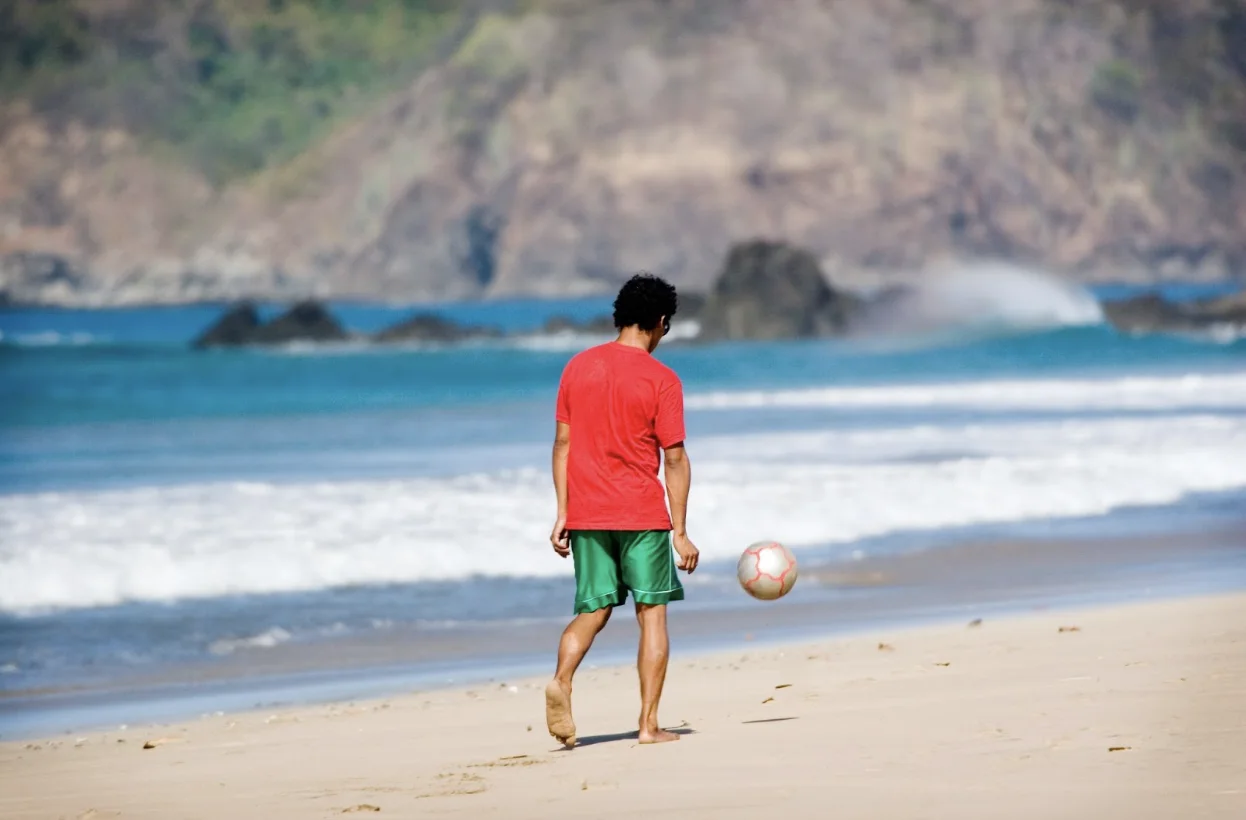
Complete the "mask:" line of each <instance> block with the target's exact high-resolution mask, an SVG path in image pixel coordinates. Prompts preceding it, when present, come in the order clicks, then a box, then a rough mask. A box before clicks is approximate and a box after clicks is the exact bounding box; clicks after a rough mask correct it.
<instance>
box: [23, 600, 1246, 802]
mask: <svg viewBox="0 0 1246 820" xmlns="http://www.w3.org/2000/svg"><path fill="white" fill-rule="evenodd" d="M616 626H621V625H616ZM552 638H553V636H551V645H552ZM591 661H592V656H591V655H590V659H589V663H591ZM543 683H544V680H543V679H532V680H515V681H499V682H494V683H493V684H491V685H489V686H488V687H484V686H479V687H476V688H474V689H470V690H463V689H459V690H438V691H430V692H411V693H407V694H404V695H401V696H398V697H393V698H389V699H386V700H379V701H375V702H367V703H364V702H360V703H350V704H346V703H342V704H333V705H324V706H314V707H313V706H308V707H303V708H296V709H289V710H284V711H279V712H275V713H274V712H266V711H260V712H253V713H243V714H234V715H219V716H211V717H206V718H202V719H199V720H195V721H191V722H187V723H184V724H180V725H171V726H159V727H128V728H125V729H118V730H116V731H111V732H107V733H100V734H88V735H69V736H61V737H57V738H54V739H48V740H38V741H20V742H9V743H6V744H3V745H2V746H0V816H3V817H5V818H12V819H13V820H26V819H27V818H29V819H30V820H35V818H38V819H39V820H45V818H100V819H101V820H102V818H112V817H117V818H160V820H169V819H170V818H186V819H187V820H190V819H191V818H239V819H240V820H243V819H245V818H266V819H271V820H279V819H280V818H308V817H329V816H337V815H340V814H343V813H350V814H364V815H370V814H374V813H379V815H380V816H383V817H426V816H444V817H464V818H477V817H500V818H551V817H567V818H571V817H602V818H610V817H641V816H645V817H715V818H734V817H739V818H756V817H759V816H772V814H773V812H774V811H775V810H780V811H781V812H782V813H783V815H784V816H786V817H828V816H833V817H862V818H864V817H871V818H918V817H922V818H927V817H929V818H935V817H948V818H976V817H982V818H1031V817H1033V818H1040V817H1041V818H1083V817H1085V818H1092V817H1101V816H1119V817H1126V816H1127V817H1132V818H1174V817H1182V818H1195V817H1207V818H1226V820H1227V819H1228V818H1241V817H1244V816H1246V594H1230V595H1216V596H1202V597H1195V598H1185V599H1177V600H1165V601H1147V602H1142V603H1132V604H1124V605H1113V606H1106V607H1100V608H1094V609H1081V610H1050V611H1037V612H1032V613H1030V614H1026V615H1023V616H1018V617H1014V618H1009V619H1003V620H984V621H983V622H981V623H972V622H971V623H965V622H964V621H959V622H954V623H946V622H945V623H940V624H937V625H928V626H922V627H917V628H904V629H892V630H886V629H880V630H877V631H874V632H870V633H862V634H856V635H854V636H852V637H846V638H838V639H833V640H826V641H821V642H815V643H809V644H806V645H799V646H797V645H790V646H782V647H773V648H762V647H751V646H747V645H746V646H745V647H744V648H742V649H741V650H740V651H736V652H731V653H725V654H721V653H720V654H716V655H712V656H699V657H689V656H687V655H681V654H680V652H679V648H678V646H676V647H675V655H674V657H673V659H672V663H671V669H670V674H669V677H668V681H667V687H666V696H665V700H664V703H663V710H662V712H663V713H662V717H663V722H664V724H666V725H667V726H668V727H678V731H679V732H681V733H682V734H683V737H682V738H681V739H680V741H679V742H677V743H671V744H667V745H664V746H660V747H642V746H639V745H638V744H637V743H636V742H635V739H634V735H633V733H632V732H631V731H629V730H631V729H632V728H633V724H634V719H635V712H636V708H637V707H636V683H635V680H634V673H633V671H632V670H631V669H630V668H606V667H601V668H590V667H589V666H588V665H586V667H585V668H584V669H583V670H582V671H581V674H580V676H579V678H578V679H577V688H576V692H575V710H576V720H577V723H578V725H579V732H580V737H581V742H580V745H579V746H578V747H577V748H576V749H574V750H571V751H563V750H560V749H559V747H558V744H557V743H555V742H554V741H553V740H552V739H551V738H549V737H548V735H547V734H546V732H545V727H544V724H543V713H542V696H541V688H542V685H543Z"/></svg>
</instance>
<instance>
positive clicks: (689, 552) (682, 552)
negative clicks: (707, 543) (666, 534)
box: [671, 534, 701, 574]
mask: <svg viewBox="0 0 1246 820" xmlns="http://www.w3.org/2000/svg"><path fill="white" fill-rule="evenodd" d="M671 542H672V543H673V544H674V545H675V552H676V553H677V554H678V555H679V564H678V566H679V568H680V569H682V570H683V571H684V572H687V573H689V574H691V573H692V571H693V570H695V569H696V568H697V562H698V561H699V560H701V551H700V550H698V549H697V546H696V544H694V543H692V541H691V540H690V539H689V538H688V536H687V535H686V534H685V535H675V536H673V537H672V538H671Z"/></svg>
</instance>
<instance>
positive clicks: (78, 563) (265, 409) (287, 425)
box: [0, 285, 1246, 695]
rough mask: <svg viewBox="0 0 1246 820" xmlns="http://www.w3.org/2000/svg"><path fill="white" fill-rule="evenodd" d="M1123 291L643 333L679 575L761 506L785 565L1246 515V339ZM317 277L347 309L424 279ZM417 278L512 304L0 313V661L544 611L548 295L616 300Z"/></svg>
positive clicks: (521, 618) (751, 522)
mask: <svg viewBox="0 0 1246 820" xmlns="http://www.w3.org/2000/svg"><path fill="white" fill-rule="evenodd" d="M1228 287H1229V286H1228V285H1216V286H1211V285H1209V286H1198V287H1195V286H1176V285H1174V286H1168V287H1167V290H1168V291H1169V293H1170V294H1172V295H1173V296H1174V297H1177V298H1187V297H1193V296H1199V295H1204V294H1206V293H1211V292H1220V291H1223V290H1225V289H1227V288H1228ZM1129 291H1130V288H1128V287H1126V286H1121V287H1116V288H1100V289H1098V290H1097V291H1094V292H1090V291H1086V292H1082V293H1080V294H1076V295H1075V296H1069V295H1068V293H1067V290H1065V289H1061V288H1047V287H1037V288H1028V289H1021V290H1020V291H1009V290H1007V289H1005V290H1004V291H1002V292H1000V293H995V294H987V296H988V297H989V298H986V299H985V301H984V302H983V304H985V305H986V307H982V306H981V305H978V306H976V307H975V310H979V311H983V310H985V311H988V312H990V311H994V314H995V315H994V316H993V319H992V321H990V322H986V323H979V324H977V325H974V326H972V327H960V326H952V327H949V328H944V329H943V330H942V331H941V332H939V333H936V334H926V335H923V336H905V335H903V334H901V335H892V336H888V337H886V338H867V339H851V340H825V341H803V342H773V343H731V344H714V345H698V344H687V343H684V344H681V343H679V342H678V340H677V341H676V342H674V343H670V344H667V345H664V346H663V347H661V348H660V349H659V351H658V353H657V355H658V356H659V357H660V358H661V359H662V360H663V361H665V362H666V363H668V364H669V365H671V366H672V367H673V368H675V370H676V371H677V372H678V373H679V374H680V376H681V378H682V379H683V382H684V387H685V391H686V407H687V413H688V419H687V422H688V431H689V445H688V446H689V453H690V455H691V458H692V463H693V490H692V498H691V504H690V512H689V523H690V533H691V535H692V537H693V539H694V540H695V541H696V542H697V543H698V545H699V546H700V548H701V550H702V553H703V556H704V558H703V564H704V566H703V570H702V571H701V572H698V573H697V575H696V576H694V577H692V578H690V579H689V580H688V589H689V601H688V606H689V607H691V608H693V609H695V608H697V607H700V608H702V609H706V610H713V609H715V608H720V609H730V608H732V607H739V606H743V605H745V604H746V603H748V602H747V601H746V600H745V599H744V596H743V595H742V594H741V593H740V592H739V590H738V588H737V587H735V586H734V575H733V567H734V560H735V558H736V557H737V556H738V554H739V552H740V551H741V550H742V549H743V548H744V547H745V546H747V545H748V544H749V543H751V542H753V541H756V540H760V539H763V538H765V539H769V538H774V539H778V540H781V541H783V542H785V543H787V544H788V545H790V546H791V547H792V548H793V549H794V550H795V551H796V553H797V554H798V555H799V556H800V559H801V561H802V568H804V567H806V566H808V567H816V566H818V565H827V566H840V565H851V564H852V562H856V561H861V560H863V559H865V558H868V557H870V556H875V555H878V554H881V553H897V554H900V553H905V552H925V551H930V550H939V549H944V548H950V545H954V544H956V543H959V542H961V541H963V540H964V539H966V538H969V537H971V536H974V535H975V534H982V533H993V534H996V535H998V534H1005V535H1009V534H1011V535H1016V536H1024V535H1027V534H1029V535H1033V534H1035V533H1039V534H1047V535H1050V534H1052V533H1057V534H1059V535H1060V536H1061V537H1083V536H1093V537H1108V536H1112V535H1113V534H1117V535H1119V534H1120V533H1126V532H1129V531H1131V530H1130V528H1131V527H1132V528H1134V529H1138V528H1142V529H1145V530H1147V531H1153V530H1154V529H1156V528H1170V529H1172V530H1174V531H1183V530H1195V531H1196V530H1198V529H1199V528H1201V527H1211V526H1223V525H1224V524H1225V522H1228V523H1229V525H1230V526H1233V525H1234V524H1235V523H1241V522H1243V521H1246V341H1244V340H1241V339H1236V338H1233V337H1218V338H1217V337H1204V338H1200V337H1178V336H1171V335H1152V336H1138V337H1135V336H1129V335H1123V334H1120V333H1117V332H1116V331H1114V330H1112V329H1111V328H1109V327H1108V326H1106V325H1105V324H1104V323H1103V322H1102V321H1101V317H1100V316H1099V315H1098V314H1097V308H1096V307H1093V306H1094V305H1096V304H1097V303H1096V301H1095V300H1096V299H1097V298H1102V297H1104V296H1105V295H1111V296H1118V295H1123V294H1125V293H1128V292H1129ZM979 295H981V294H979ZM1018 300H1021V301H1024V302H1025V304H1024V305H1018V304H1017V302H1018ZM1035 300H1038V301H1040V302H1041V301H1043V300H1047V303H1045V304H1037V303H1036V302H1035ZM1087 305H1091V306H1092V307H1090V308H1088V307H1087ZM331 308H332V310H333V312H334V313H335V315H337V316H338V317H339V319H340V320H341V321H342V322H343V323H344V324H345V325H346V326H347V327H349V328H350V329H353V330H359V331H373V330H377V329H379V328H381V327H383V326H385V325H387V324H390V323H392V322H394V321H397V320H398V319H401V318H404V317H405V316H407V315H408V314H409V313H411V312H412V311H413V310H414V309H415V307H413V306H380V305H366V304H334V305H331ZM1018 308H1024V309H1023V310H1019V309H1018ZM1036 308H1041V309H1038V310H1036ZM278 309H279V306H276V305H273V306H268V307H267V310H269V311H271V312H276V311H277V310H278ZM421 309H431V310H436V311H437V312H440V313H442V314H443V315H446V316H449V317H450V318H453V319H457V320H460V321H465V322H473V323H482V324H491V325H496V326H498V327H501V328H504V329H506V330H507V331H510V333H511V334H512V336H511V337H509V338H507V339H503V340H497V341H489V342H473V343H470V344H463V345H458V346H408V347H399V348H394V347H374V346H369V345H367V344H363V343H348V344H340V345H334V346H310V345H293V346H286V347H282V348H276V349H268V350H214V351H193V350H191V349H190V348H189V341H190V340H191V339H192V338H193V337H194V336H195V335H196V334H197V333H199V332H200V331H201V330H203V329H204V328H205V327H206V326H207V325H209V324H210V323H211V322H212V321H213V320H214V319H215V318H216V317H217V316H218V315H219V314H220V312H221V310H222V308H221V307H220V306H211V305H198V306H186V307H162V308H127V309H107V310H103V309H101V310H69V309H64V310H54V309H10V310H5V311H2V312H0V334H2V336H0V379H2V380H0V391H2V393H0V402H2V404H0V693H2V692H7V693H9V694H10V695H14V694H17V693H31V692H37V691H69V690H73V689H75V688H82V687H87V688H90V687H97V686H101V685H104V684H106V683H107V682H109V681H123V680H125V679H127V677H133V676H135V675H143V674H156V673H158V672H159V671H160V670H162V669H170V668H174V667H176V666H177V665H178V664H186V663H195V664H199V666H198V667H196V668H199V669H210V668H211V665H212V664H214V663H224V662H226V661H227V660H229V659H230V658H231V657H235V656H236V655H237V654H238V653H252V655H255V654H256V653H263V652H266V651H276V650H278V649H288V648H289V647H297V646H314V645H317V644H318V643H323V642H341V641H344V640H345V641H349V639H352V638H357V639H360V640H366V639H369V637H375V636H377V635H383V634H385V633H387V632H393V631H399V632H401V633H402V634H403V635H407V636H412V635H414V636H417V638H418V636H419V635H421V634H425V633H427V634H430V635H432V634H434V633H435V634H437V635H441V636H443V637H444V635H445V634H446V630H453V629H454V628H455V627H456V625H463V624H470V625H474V626H476V627H480V626H481V625H484V626H488V625H494V626H497V627H498V628H499V629H505V628H509V627H510V626H513V625H517V624H523V623H531V622H533V621H534V620H536V621H540V620H541V619H550V620H551V622H554V621H557V620H558V619H561V618H564V617H566V616H567V615H568V614H569V612H570V594H571V589H570V583H569V575H570V572H571V567H570V565H569V562H566V561H563V560H560V559H559V558H557V557H556V556H555V555H554V554H553V552H552V551H551V550H550V548H549V545H548V542H547V537H548V530H549V527H550V525H551V524H552V519H553V513H554V500H553V491H552V486H551V482H550V478H549V469H548V463H549V448H550V442H551V436H552V433H553V428H554V422H553V415H552V412H553V398H554V391H555V388H556V384H557V380H558V377H559V374H560V371H561V369H562V367H563V366H564V364H565V363H566V362H567V360H568V358H569V357H570V356H572V355H573V354H574V353H575V352H576V351H578V350H580V349H582V348H584V347H586V346H588V345H590V344H596V343H598V342H600V341H603V339H599V338H593V337H587V336H578V335H574V334H562V335H544V334H542V333H541V332H540V327H541V325H542V324H543V322H544V321H545V320H546V319H548V318H549V317H551V316H553V315H558V314H561V315H569V316H572V317H575V318H581V319H587V318H591V317H594V316H598V315H602V314H605V313H608V312H609V310H610V303H609V299H608V298H591V299H579V300H573V301H522V300H521V301H500V302H482V303H462V304H448V305H436V306H425V307H424V308H421ZM1034 315H1041V316H1042V317H1044V318H1043V319H1042V321H1039V322H1035V321H1033V316H1034ZM1018 316H1022V317H1025V320H1024V321H1020V320H1018V319H1017V318H1016V317H1018ZM695 332H696V328H695V324H692V323H684V324H681V325H679V329H678V332H677V333H676V334H675V335H676V336H677V337H678V336H683V337H692V336H694V335H695ZM802 571H803V569H802ZM802 594H803V595H807V596H810V595H816V594H820V595H834V594H836V591H835V590H834V589H833V588H827V587H825V586H823V587H821V588H819V585H818V584H817V583H816V582H815V581H813V580H810V581H808V582H806V583H804V584H798V585H797V592H796V593H794V594H793V596H791V597H792V598H793V599H799V598H800V596H801V595H802ZM551 640H552V639H551Z"/></svg>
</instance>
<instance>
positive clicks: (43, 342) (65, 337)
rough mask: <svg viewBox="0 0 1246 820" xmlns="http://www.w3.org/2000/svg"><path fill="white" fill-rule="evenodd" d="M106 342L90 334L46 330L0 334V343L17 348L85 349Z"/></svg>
mask: <svg viewBox="0 0 1246 820" xmlns="http://www.w3.org/2000/svg"><path fill="white" fill-rule="evenodd" d="M107 341H108V339H107V338H106V337H102V336H95V335H92V334H90V333H58V332H56V331H54V330H48V331H43V332H40V333H15V334H11V335H10V334H6V333H2V332H0V342H5V343H8V344H14V345H17V346H18V347H85V346H86V345H93V344H101V343H104V342H107Z"/></svg>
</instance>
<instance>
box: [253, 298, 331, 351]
mask: <svg viewBox="0 0 1246 820" xmlns="http://www.w3.org/2000/svg"><path fill="white" fill-rule="evenodd" d="M348 338H350V334H348V333H347V332H346V330H345V329H344V328H343V327H342V326H341V324H339V323H338V321H337V319H335V318H333V314H331V313H329V310H328V309H327V308H326V307H325V306H324V305H322V304H321V303H320V302H316V301H312V300H305V301H302V302H299V303H297V304H296V305H294V306H293V307H291V308H290V309H289V310H287V311H286V312H285V313H283V314H281V315H280V316H278V317H277V318H276V319H273V320H272V321H271V322H267V323H265V324H263V325H261V326H260V327H259V328H257V329H256V331H255V334H254V336H253V340H252V344H269V345H273V344H285V343H287V342H341V341H345V340H346V339H348Z"/></svg>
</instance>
